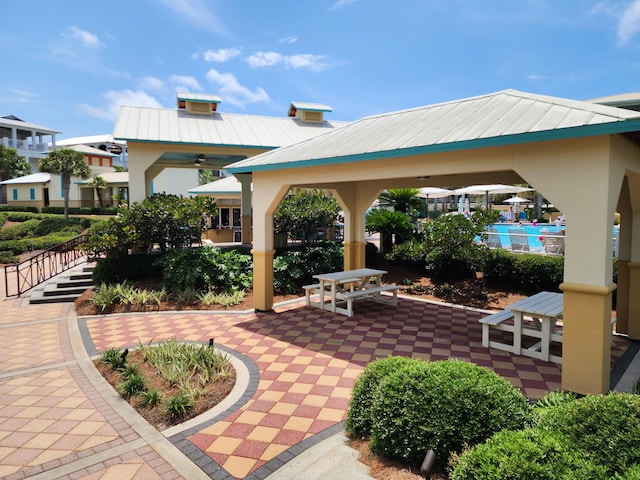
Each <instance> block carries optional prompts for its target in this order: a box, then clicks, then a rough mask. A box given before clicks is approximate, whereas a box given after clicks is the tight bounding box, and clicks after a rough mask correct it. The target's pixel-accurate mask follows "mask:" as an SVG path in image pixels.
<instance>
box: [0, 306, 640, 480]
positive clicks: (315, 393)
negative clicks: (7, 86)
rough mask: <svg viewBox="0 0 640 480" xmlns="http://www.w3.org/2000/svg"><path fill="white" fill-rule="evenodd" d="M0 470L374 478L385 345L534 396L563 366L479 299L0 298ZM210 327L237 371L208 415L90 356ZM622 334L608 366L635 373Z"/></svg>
mask: <svg viewBox="0 0 640 480" xmlns="http://www.w3.org/2000/svg"><path fill="white" fill-rule="evenodd" d="M0 300H1V301H0V347H1V349H0V477H1V478H3V479H7V480H14V479H23V478H36V479H39V478H42V479H67V478H68V479H75V478H83V479H84V478H86V479H110V478H114V479H117V480H127V479H176V478H186V479H199V478H202V479H205V478H213V479H220V480H222V479H234V478H247V479H252V480H258V479H266V478H268V479H270V480H284V479H320V478H335V477H337V476H338V474H337V472H340V476H341V477H344V478H355V479H360V478H369V477H368V476H367V475H366V467H364V466H363V465H362V464H360V463H358V462H357V460H356V456H357V454H356V452H354V451H353V450H352V449H350V448H349V447H347V446H346V445H345V438H344V436H343V432H342V422H343V421H344V419H345V418H346V409H347V406H348V401H349V398H350V391H351V386H352V385H353V382H354V381H355V378H357V375H358V374H359V373H360V372H361V371H362V369H363V368H364V366H365V365H366V364H367V363H368V362H369V361H371V360H372V359H375V358H379V357H381V356H386V355H391V354H393V355H398V354H400V355H411V356H413V357H416V358H430V359H440V358H449V357H456V358H462V359H467V360H469V361H473V362H474V363H477V364H480V365H486V366H489V367H490V368H493V369H494V370H496V371H497V372H498V373H500V374H501V375H502V376H504V377H505V378H507V379H508V380H509V381H511V382H512V383H514V385H516V386H517V387H518V388H521V389H522V391H523V392H524V393H525V394H527V395H528V396H530V397H532V398H535V397H536V396H539V395H542V394H544V393H545V392H546V391H549V390H553V389H555V388H558V387H559V374H560V370H559V368H560V367H559V366H557V365H555V364H549V363H545V362H541V361H538V360H534V359H531V358H528V357H518V356H510V355H508V354H505V353H504V352H497V351H493V350H492V351H489V350H488V349H484V348H483V347H482V346H481V343H480V338H481V332H480V328H479V325H478V322H477V319H478V318H479V317H480V315H481V313H480V312H478V311H475V310H472V309H464V308H456V307H453V306H447V305H439V304H433V303H429V302H419V301H415V300H408V299H400V302H399V306H398V308H397V309H393V308H390V307H384V306H378V305H375V306H372V307H371V308H367V309H364V310H359V311H357V312H356V316H355V317H353V318H348V317H344V316H342V315H337V316H336V315H332V314H330V313H329V312H322V311H319V310H317V309H309V308H305V307H304V304H303V302H302V301H296V302H293V303H289V304H286V305H282V306H278V308H277V309H276V311H275V312H270V313H265V314H255V313H252V312H240V313H238V312H168V313H162V312H160V313H148V314H129V315H110V316H96V317H85V318H77V316H76V314H75V311H74V309H73V306H72V304H47V305H30V304H29V302H28V299H27V298H8V299H6V298H4V299H0ZM174 336H176V337H179V338H182V339H185V340H193V341H202V342H206V341H208V339H209V338H214V339H215V342H216V345H218V346H220V348H223V349H225V350H226V351H227V352H228V353H229V355H230V358H231V360H232V362H233V364H234V367H235V368H236V371H237V374H238V376H237V378H238V380H237V386H236V388H235V389H234V391H233V393H232V395H230V397H228V398H227V399H225V401H224V402H223V403H222V404H221V405H219V406H218V407H216V408H215V409H214V410H212V411H210V412H208V413H207V414H206V415H205V416H201V417H198V418H197V419H193V420H191V421H190V422H186V423H185V424H182V425H179V426H176V427H173V428H171V429H168V430H165V431H164V432H157V431H156V430H155V429H154V428H153V427H151V426H150V425H148V424H147V423H146V422H145V421H144V420H142V419H141V418H140V417H139V416H138V415H137V414H136V413H135V411H134V410H133V409H132V408H131V407H130V406H129V405H128V404H127V403H126V402H125V401H124V400H122V399H121V398H120V397H119V396H118V395H117V394H116V393H115V392H114V391H113V389H112V388H111V387H110V386H109V385H108V384H107V383H106V382H105V381H104V380H103V378H102V377H101V376H100V375H99V374H98V373H97V371H96V370H95V369H94V368H93V364H92V361H91V357H92V356H94V355H96V354H97V353H98V352H101V351H104V350H105V349H106V348H109V347H112V346H115V347H117V348H124V347H125V346H127V347H135V346H136V345H137V343H138V341H139V340H140V341H143V342H147V341H150V340H153V341H160V340H162V339H165V338H171V337H174ZM637 350H638V348H637V344H636V343H630V342H628V341H627V340H626V339H623V338H617V339H616V342H615V345H614V348H613V356H614V359H615V360H616V361H617V365H618V366H617V367H616V368H614V372H613V373H612V378H615V381H616V383H617V384H618V385H619V388H620V389H623V390H624V389H630V388H631V384H632V383H633V381H634V379H636V378H638V377H640V356H638V355H637Z"/></svg>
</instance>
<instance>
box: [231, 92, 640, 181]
mask: <svg viewBox="0 0 640 480" xmlns="http://www.w3.org/2000/svg"><path fill="white" fill-rule="evenodd" d="M633 131H640V112H635V111H630V110H625V109H621V108H615V107H610V106H606V105H598V104H594V103H590V102H581V101H575V100H568V99H564V98H557V97H549V96H544V95H537V94H531V93H524V92H519V91H517V90H504V91H501V92H497V93H492V94H489V95H483V96H479V97H472V98H466V99H462V100H456V101H452V102H446V103H440V104H435V105H428V106H425V107H419V108H414V109H410V110H403V111H399V112H392V113H385V114H381V115H375V116H371V117H366V118H363V119H361V120H358V121H356V122H353V123H351V124H349V125H347V126H345V127H343V128H341V129H338V130H334V131H332V132H328V133H326V134H324V135H320V136H318V137H315V138H312V139H310V140H306V141H304V142H301V143H299V144H296V145H291V146H289V147H283V148H279V149H277V150H273V151H269V152H266V153H263V154H260V155H256V156H254V157H250V158H248V159H245V160H241V161H239V162H235V163H233V164H231V165H229V166H227V167H226V169H227V170H228V171H229V172H231V173H244V172H252V171H258V170H275V169H284V168H296V167H301V166H311V165H331V164H340V163H350V162H358V161H366V160H377V159H386V158H393V157H402V156H410V155H420V154H427V153H435V152H445V151H454V150H463V149H470V148H482V147H490V146H502V145H511V144H517V143H529V142H539V141H544V140H555V139H561V138H574V137H581V136H592V135H603V134H615V133H627V132H633Z"/></svg>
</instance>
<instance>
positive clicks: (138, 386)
mask: <svg viewBox="0 0 640 480" xmlns="http://www.w3.org/2000/svg"><path fill="white" fill-rule="evenodd" d="M145 385H146V381H145V379H144V377H143V376H142V375H140V374H139V373H133V374H131V375H129V376H128V377H126V378H125V380H124V381H123V382H121V383H120V384H118V392H119V393H120V395H122V396H123V397H124V398H129V397H132V396H133V395H136V394H138V393H140V392H142V391H143V390H144V388H145Z"/></svg>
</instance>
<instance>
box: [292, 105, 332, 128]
mask: <svg viewBox="0 0 640 480" xmlns="http://www.w3.org/2000/svg"><path fill="white" fill-rule="evenodd" d="M331 111H332V109H331V107H330V106H328V105H323V104H321V103H304V102H291V105H289V116H290V117H295V118H297V119H298V120H301V121H303V122H309V123H322V122H323V121H324V112H331Z"/></svg>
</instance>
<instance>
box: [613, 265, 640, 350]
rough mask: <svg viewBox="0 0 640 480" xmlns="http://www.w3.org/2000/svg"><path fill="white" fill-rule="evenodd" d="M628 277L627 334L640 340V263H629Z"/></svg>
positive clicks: (632, 338)
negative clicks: (639, 294)
mask: <svg viewBox="0 0 640 480" xmlns="http://www.w3.org/2000/svg"><path fill="white" fill-rule="evenodd" d="M618 275H619V274H618ZM628 275H629V287H628V289H627V295H628V299H627V307H628V312H629V313H628V319H629V320H628V324H627V334H628V335H629V338H630V339H631V340H640V296H638V294H637V293H638V292H640V262H629V263H628ZM629 292H634V294H630V293H629ZM618 300H619V299H618Z"/></svg>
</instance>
